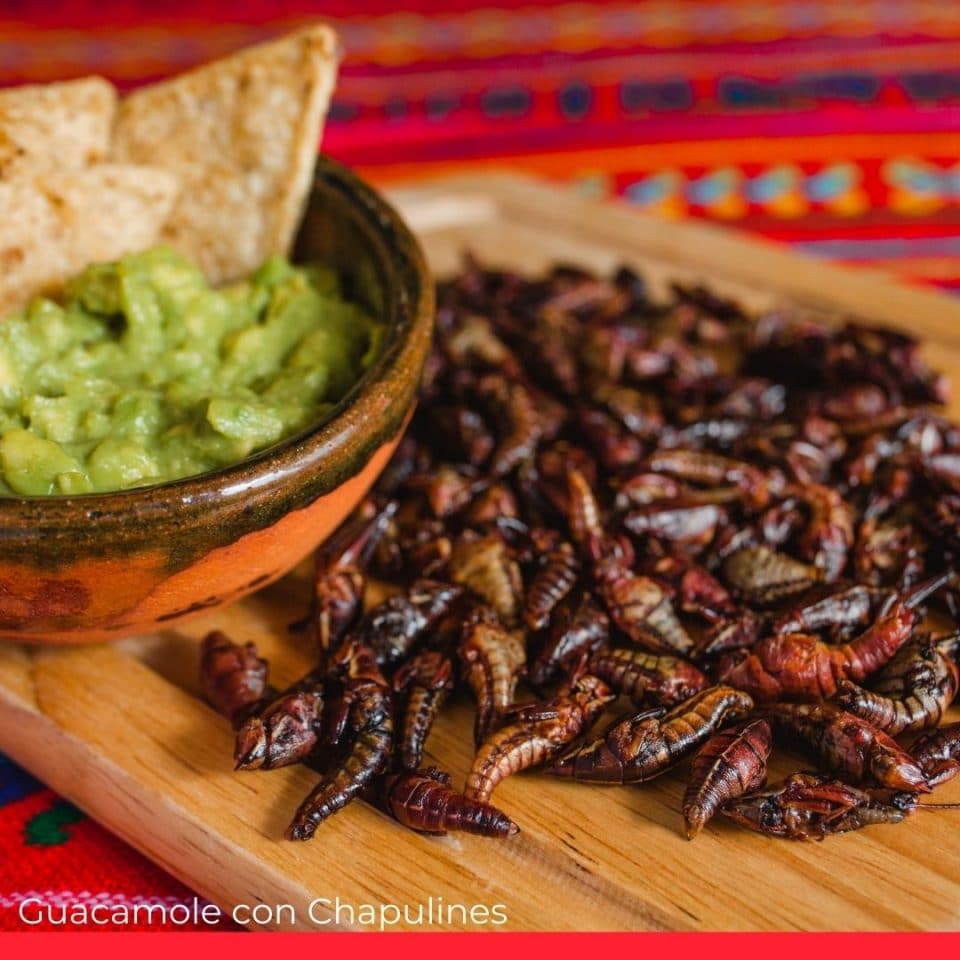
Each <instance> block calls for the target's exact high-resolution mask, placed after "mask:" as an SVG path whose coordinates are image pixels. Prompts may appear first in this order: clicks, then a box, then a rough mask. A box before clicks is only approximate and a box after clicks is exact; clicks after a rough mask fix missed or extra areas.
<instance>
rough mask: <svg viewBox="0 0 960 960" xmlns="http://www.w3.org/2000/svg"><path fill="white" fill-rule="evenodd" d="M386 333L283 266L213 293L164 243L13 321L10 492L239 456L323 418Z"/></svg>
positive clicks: (170, 471)
mask: <svg viewBox="0 0 960 960" xmlns="http://www.w3.org/2000/svg"><path fill="white" fill-rule="evenodd" d="M383 330H384V327H383V324H381V323H378V322H376V321H375V320H374V319H373V318H372V317H370V316H369V315H368V314H367V313H365V312H364V311H363V310H362V309H361V308H360V307H359V306H357V305H356V304H353V303H350V302H348V301H347V300H346V299H345V298H344V296H343V294H342V293H341V290H340V287H339V283H338V280H337V277H336V275H335V273H334V272H333V271H332V270H330V269H329V268H326V267H322V266H309V267H294V266H292V265H291V264H290V263H289V262H288V261H287V260H285V259H283V258H280V257H276V258H273V259H271V260H268V261H267V262H266V263H265V264H263V266H262V267H260V269H258V270H257V271H256V272H255V273H254V274H253V275H252V276H251V277H250V278H249V279H248V280H247V281H245V282H243V283H237V284H234V285H231V286H227V287H222V288H220V289H212V288H211V287H210V286H209V285H208V284H207V282H206V281H205V279H204V277H203V275H202V274H201V273H200V271H199V269H198V268H197V267H195V266H194V265H193V264H192V263H190V262H189V261H188V260H185V259H184V258H183V257H182V256H180V255H179V254H177V253H175V252H174V251H172V250H169V249H166V248H157V249H154V250H150V251H148V252H146V253H141V254H136V255H132V256H127V257H124V258H123V259H121V260H119V261H117V262H115V263H101V264H93V265H91V266H89V267H88V268H87V269H86V270H84V272H83V273H82V274H80V275H79V276H78V277H76V278H75V279H74V280H73V281H72V282H71V283H70V284H69V286H68V288H67V291H66V294H65V297H64V299H63V302H62V303H56V302H54V301H53V300H48V299H38V300H35V301H33V302H32V303H31V304H30V305H29V306H28V307H27V308H26V309H25V310H24V311H22V312H20V313H16V314H14V315H12V316H10V317H8V318H6V320H4V321H2V322H0V495H7V496H10V495H20V496H45V495H50V494H59V495H68V494H79V493H94V492H107V491H112V490H125V489H128V488H130V487H138V486H143V485H145V484H153V483H161V482H163V481H168V480H176V479H178V478H181V477H188V476H193V475H195V474H198V473H204V472H206V471H208V470H214V469H217V468H219V467H223V466H226V465H228V464H232V463H237V462H238V461H240V460H243V459H244V458H245V457H248V456H250V454H252V453H255V452H256V451H258V450H262V449H263V448H264V447H268V446H270V445H271V444H274V443H276V442H277V441H278V440H283V439H284V438H285V437H289V436H291V435H292V434H295V433H297V432H298V431H300V430H302V429H303V428H304V427H307V426H309V425H310V424H313V423H315V422H317V421H318V420H319V419H320V418H321V417H322V416H323V415H324V414H325V413H326V412H327V411H329V410H330V409H331V408H332V407H333V406H334V404H336V403H337V401H338V400H340V399H341V398H342V397H343V396H344V395H345V394H346V393H347V392H348V391H349V390H350V388H351V387H352V386H353V385H354V384H355V383H356V381H357V380H358V378H359V377H360V376H361V374H362V373H363V371H364V370H365V369H366V367H367V366H368V365H369V364H370V362H371V359H372V358H373V356H374V355H375V353H376V351H377V349H378V347H379V344H380V340H381V337H382V335H383Z"/></svg>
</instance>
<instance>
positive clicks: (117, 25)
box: [0, 0, 960, 930]
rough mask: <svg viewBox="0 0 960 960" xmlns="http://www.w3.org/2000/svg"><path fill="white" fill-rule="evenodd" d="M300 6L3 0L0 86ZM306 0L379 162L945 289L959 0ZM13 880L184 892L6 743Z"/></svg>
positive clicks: (225, 43) (110, 67)
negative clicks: (767, 242) (705, 226)
mask: <svg viewBox="0 0 960 960" xmlns="http://www.w3.org/2000/svg"><path fill="white" fill-rule="evenodd" d="M316 6H317V5H316V4H310V3H306V2H303V0H248V2H245V3H243V4H236V3H224V2H216V0H194V2H191V3H182V2H173V0H169V2H166V3H164V4H159V5H158V4H153V3H148V2H147V0H138V2H130V0H125V2H122V3H121V2H119V0H99V2H98V3H96V4H89V3H86V2H81V0H47V2H46V3H44V4H42V5H41V4H33V3H27V2H25V0H21V2H8V3H5V4H2V5H0V85H6V84H15V83H25V82H42V81H47V80H54V79H61V78H65V77H71V76H79V75H83V74H85V73H90V72H97V73H101V74H103V75H105V76H108V77H109V78H110V79H112V80H114V81H115V82H116V83H118V84H119V85H120V86H121V87H123V88H128V87H131V86H135V85H137V84H139V83H142V82H145V81H148V80H151V79H154V78H157V77H161V76H164V75H167V74H169V73H171V72H175V71H177V70H180V69H183V68H185V67H187V66H190V65H191V64H193V63H197V62H201V61H204V60H207V59H210V58H212V57H215V56H218V55H221V54H224V53H227V52H229V51H230V50H232V49H235V48H237V47H239V46H242V45H244V44H246V43H251V42H256V41H257V40H259V39H262V38H264V37H267V36H271V35H275V34H278V33H282V32H283V31H285V30H287V29H290V28H291V27H293V26H295V25H297V24H299V23H303V22H306V21H307V20H309V19H310V16H311V14H310V11H311V9H315V8H316ZM320 6H321V7H322V10H323V13H324V15H325V16H327V17H329V18H330V19H332V20H334V21H335V22H336V24H337V26H338V28H339V30H340V32H341V35H342V38H343V41H344V46H345V49H346V54H347V56H346V61H345V63H344V65H343V69H342V73H341V82H340V85H339V88H338V93H337V98H336V103H335V106H334V110H333V115H332V117H331V119H330V123H329V125H328V128H327V133H326V138H325V145H324V146H325V149H326V150H327V151H328V152H329V153H330V154H332V155H333V156H335V157H336V158H338V159H340V160H342V161H344V162H346V163H348V164H350V165H352V166H354V167H356V168H358V169H359V170H360V171H361V172H362V173H364V174H365V175H366V176H368V177H370V178H371V179H373V180H375V181H377V182H379V183H389V182H397V181H399V180H403V179H409V178H416V177H424V176H429V175H431V174H434V173H438V174H439V173H446V172H450V171H452V170H459V169H465V168H473V169H476V168H481V167H482V168H491V167H493V168H506V169H512V170H525V171H529V172H533V173H538V174H541V175H545V176H548V177H551V178H553V179H556V180H558V181H563V182H568V183H572V184H573V185H574V186H575V188H576V189H578V190H581V191H584V192H586V193H589V194H591V195H595V196H612V195H616V196H620V197H622V198H623V199H624V201H625V202H626V203H629V204H632V205H634V206H636V207H637V208H638V209H640V210H644V211H646V212H648V213H652V214H655V215H657V216H663V217H703V218H709V219H714V220H719V221H723V222H725V223H728V224H730V225H731V226H732V227H738V228H741V229H745V230H751V231H754V232H757V233H761V234H763V235H765V236H768V237H772V238H776V239H779V240H781V241H783V242H786V243H789V244H791V245H792V246H794V247H796V248H797V249H799V250H802V251H804V252H807V253H810V254H813V255H816V256H823V257H828V258H831V259H835V260H841V261H844V262H848V263H851V264H869V265H871V266H880V267H882V268H885V269H888V270H890V271H893V272H895V273H897V274H898V275H900V276H901V277H903V278H905V279H907V280H909V281H915V282H921V283H930V284H936V285H938V286H941V287H943V288H945V289H947V290H960V5H957V4H954V3H943V2H940V0H912V2H906V0H794V2H773V0H673V2H666V0H662V2H660V0H653V2H645V3H637V2H620V3H615V2H611V3H606V2H603V3H591V4H586V3H569V2H549V0H546V2H544V0H525V2H521V3H508V2H506V0H488V2H487V3H485V4H483V5H480V4H476V3H471V2H469V0H449V2H443V3H441V2H429V0H420V2H409V3H405V4H404V5H403V6H404V8H405V9H403V10H398V9H397V6H398V4H397V3H395V2H391V0H367V2H365V3H363V4H362V5H359V4H356V3H354V2H344V0H332V2H327V3H324V4H322V5H320ZM358 9H360V10H362V11H363V12H362V13H361V14H358V13H357V12H356V11H357V10H358ZM157 11H161V12H160V13H158V12H157ZM905 321H909V318H905ZM25 897H32V898H39V899H41V900H44V901H46V902H48V903H50V904H53V905H58V906H64V905H71V904H77V903H86V904H91V903H95V902H104V903H110V904H117V905H124V904H128V905H129V904H135V903H144V902H148V903H164V904H168V905H170V904H173V903H178V902H188V903H192V902H193V895H192V893H191V892H190V891H189V890H187V889H185V888H184V887H183V886H182V885H180V884H179V883H177V882H176V881H175V880H173V879H172V878H171V877H169V876H167V875H166V874H165V873H163V872H162V871H161V870H159V869H158V868H156V867H154V866H153V865H151V864H149V863H148V862H146V861H145V860H144V859H143V858H141V857H140V856H139V855H138V854H136V853H135V852H134V851H132V850H131V849H130V848H128V847H127V846H126V845H125V844H124V843H122V842H121V841H120V840H118V839H117V838H115V837H113V836H111V835H110V834H109V833H107V832H106V831H105V830H103V829H101V828H100V827H98V826H97V825H96V824H94V823H92V822H91V821H90V820H88V819H87V818H85V817H84V816H83V815H82V814H81V813H80V812H79V811H77V810H76V809H75V808H73V807H72V806H70V805H69V804H68V803H66V802H65V801H63V800H61V799H59V798H58V797H56V796H55V795H54V794H53V793H51V792H50V791H48V790H46V789H45V788H44V787H43V786H42V785H41V784H39V783H37V782H36V781H35V780H33V779H32V778H31V777H29V776H28V775H27V774H25V773H24V772H23V771H21V770H19V769H18V768H16V767H15V766H14V765H13V764H11V763H9V762H7V761H5V760H3V759H2V758H0V930H2V929H18V928H19V929H22V928H23V924H22V922H21V921H20V919H19V909H18V908H19V905H20V903H21V902H22V900H23V899H24V898H25ZM191 926H192V925H191V924H187V925H185V926H184V927H180V929H189V928H190V927H191Z"/></svg>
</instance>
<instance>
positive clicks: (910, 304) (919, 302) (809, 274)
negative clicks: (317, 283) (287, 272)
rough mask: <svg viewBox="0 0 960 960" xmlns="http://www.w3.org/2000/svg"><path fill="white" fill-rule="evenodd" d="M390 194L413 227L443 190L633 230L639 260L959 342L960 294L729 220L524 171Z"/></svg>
mask: <svg viewBox="0 0 960 960" xmlns="http://www.w3.org/2000/svg"><path fill="white" fill-rule="evenodd" d="M389 196H390V197H391V198H392V199H393V200H394V202H395V203H396V204H397V206H398V208H399V210H400V212H401V214H402V215H403V216H404V217H409V218H410V220H411V222H412V223H413V224H414V225H416V223H417V220H418V218H420V219H423V214H422V213H421V211H423V210H429V209H431V208H432V207H435V206H436V205H437V204H439V203H440V202H441V200H442V198H444V197H447V198H449V197H451V196H453V197H459V198H460V199H461V201H464V200H466V201H469V202H470V203H471V204H473V209H477V207H476V204H478V203H483V202H486V203H490V202H491V201H494V202H495V203H496V204H499V205H500V207H501V209H503V210H504V211H505V212H507V213H508V214H509V213H513V214H515V215H517V216H519V217H520V218H521V219H526V220H533V219H536V220H537V222H538V223H539V224H540V225H541V226H550V225H553V226H554V227H555V229H556V230H557V231H565V232H568V233H572V234H573V235H577V234H578V233H580V232H582V233H584V234H586V235H588V236H589V237H590V239H591V240H595V239H599V238H601V235H603V234H605V235H609V236H610V237H611V244H612V243H613V242H614V241H616V243H619V244H622V243H623V242H624V238H628V239H631V238H632V240H633V242H635V243H636V245H637V257H638V259H642V257H643V255H644V254H646V255H648V256H655V257H658V258H661V259H664V260H673V261H677V262H682V263H684V264H685V265H686V266H688V267H690V268H696V269H698V270H702V271H703V279H704V281H706V282H709V281H710V278H711V276H713V275H716V276H725V277H728V278H732V279H734V280H736V281H738V282H739V283H742V284H745V285H752V286H757V287H760V288H762V289H766V290H772V291H775V292H776V293H778V294H779V295H780V296H782V297H783V298H785V299H787V300H791V301H794V302H797V303H800V304H802V305H804V306H808V307H811V308H813V309H816V310H826V311H832V312H836V311H838V310H841V311H844V312H846V313H848V314H849V315H851V316H858V317H867V318H869V319H870V320H871V321H879V322H882V323H884V324H886V325H891V326H896V327H899V328H900V329H903V328H907V329H909V328H910V326H911V323H912V322H913V321H914V320H920V321H922V325H923V327H924V331H925V334H926V335H929V336H932V337H934V338H936V339H939V340H941V341H943V342H946V343H949V344H960V299H957V298H954V297H950V296H947V295H946V294H943V293H939V292H937V291H933V290H929V289H926V288H924V287H920V286H912V285H909V284H906V283H903V282H901V281H899V280H897V279H895V278H893V277H890V276H889V275H888V274H886V273H884V272H882V271H879V270H875V269H868V268H860V267H856V268H854V267H846V266H839V265H837V264H833V263H829V262H826V261H823V260H820V259H816V258H814V257H810V256H807V255H805V254H802V253H797V252H795V251H793V250H790V249H789V248H788V247H786V246H785V245H784V244H782V243H779V242H777V241H775V240H768V239H765V238H763V237H757V236H752V235H749V234H747V233H745V232H743V231H738V230H735V229H731V228H730V227H724V226H719V225H716V224H711V223H703V222H699V221H698V222H691V221H688V220H687V221H674V220H667V219H659V218H654V217H651V216H649V215H647V214H644V213H642V212H640V211H637V210H634V209H632V208H630V207H629V206H627V205H626V204H624V203H623V202H621V201H616V200H602V201H601V200H593V199H587V198H583V197H580V196H577V195H576V194H575V193H574V192H573V191H572V190H570V189H566V190H564V189H563V188H562V187H560V186H558V185H557V184H554V183H551V182H549V181H546V180H543V179H540V178H537V177H532V176H529V175H526V174H518V173H504V172H486V173H475V174H453V175H450V176H445V177H441V178H436V179H432V180H430V181H429V182H428V183H423V184H420V185H417V184H415V183H406V184H404V185H403V186H402V187H397V188H394V189H393V190H392V191H390V193H389ZM463 223H464V221H462V220H461V221H457V224H458V225H459V224H463ZM585 225H586V226H585ZM415 229H416V226H415Z"/></svg>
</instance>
